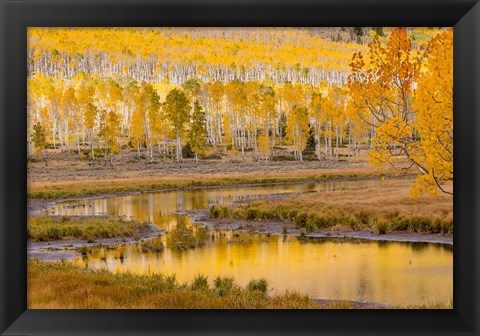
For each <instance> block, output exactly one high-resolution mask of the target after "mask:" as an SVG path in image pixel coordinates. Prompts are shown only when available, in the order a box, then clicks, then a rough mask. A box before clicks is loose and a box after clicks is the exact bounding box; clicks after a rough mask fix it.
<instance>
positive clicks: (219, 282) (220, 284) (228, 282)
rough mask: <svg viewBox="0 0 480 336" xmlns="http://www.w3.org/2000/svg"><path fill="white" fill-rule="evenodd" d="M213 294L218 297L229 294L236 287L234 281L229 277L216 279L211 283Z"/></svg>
mask: <svg viewBox="0 0 480 336" xmlns="http://www.w3.org/2000/svg"><path fill="white" fill-rule="evenodd" d="M213 285H214V286H215V292H216V293H217V295H219V296H225V295H228V294H231V293H232V292H233V291H234V290H235V289H236V287H237V285H236V284H235V280H234V279H233V278H231V277H216V278H215V280H214V281H213Z"/></svg>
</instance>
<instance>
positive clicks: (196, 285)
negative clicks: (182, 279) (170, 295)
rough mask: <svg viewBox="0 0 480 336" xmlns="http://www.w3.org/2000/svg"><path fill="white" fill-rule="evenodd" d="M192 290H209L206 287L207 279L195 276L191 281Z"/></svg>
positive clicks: (202, 276)
mask: <svg viewBox="0 0 480 336" xmlns="http://www.w3.org/2000/svg"><path fill="white" fill-rule="evenodd" d="M191 288H192V290H199V291H205V290H209V289H210V287H209V286H208V277H206V276H204V275H201V274H199V275H197V276H196V277H195V278H194V279H193V281H192V286H191Z"/></svg>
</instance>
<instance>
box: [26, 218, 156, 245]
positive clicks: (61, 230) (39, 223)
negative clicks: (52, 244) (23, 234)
mask: <svg viewBox="0 0 480 336" xmlns="http://www.w3.org/2000/svg"><path fill="white" fill-rule="evenodd" d="M149 229H150V225H149V224H148V223H136V222H131V221H124V220H122V219H118V218H99V217H48V216H32V217H29V218H28V225H27V239H28V240H31V241H50V240H61V239H85V240H94V239H97V238H113V237H137V236H139V235H140V233H141V232H142V231H145V230H149Z"/></svg>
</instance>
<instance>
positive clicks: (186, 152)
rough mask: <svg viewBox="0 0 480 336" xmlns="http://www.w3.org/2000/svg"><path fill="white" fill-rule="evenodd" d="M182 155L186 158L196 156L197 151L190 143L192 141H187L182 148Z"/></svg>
mask: <svg viewBox="0 0 480 336" xmlns="http://www.w3.org/2000/svg"><path fill="white" fill-rule="evenodd" d="M182 156H183V157H184V158H194V157H195V153H194V152H193V151H192V146H191V145H190V142H187V144H186V145H185V146H183V148H182Z"/></svg>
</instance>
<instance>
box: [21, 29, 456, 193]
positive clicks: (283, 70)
mask: <svg viewBox="0 0 480 336" xmlns="http://www.w3.org/2000/svg"><path fill="white" fill-rule="evenodd" d="M452 71H453V31H452V29H440V28H436V29H433V28H428V29H427V28H414V29H410V28H408V29H407V28H383V29H382V28H360V29H358V28H357V29H355V28H337V29H300V28H297V29H294V28H278V29H275V28H255V29H248V28H148V29H147V28H145V29H143V28H135V29H134V28H29V29H28V111H27V113H28V132H29V137H28V151H29V155H33V154H41V155H42V157H43V159H44V161H45V164H47V158H48V152H51V151H52V150H53V151H54V152H55V153H57V154H58V155H60V156H61V153H68V152H70V153H71V152H74V153H76V154H78V156H79V159H90V160H96V159H97V160H98V159H102V160H105V163H107V162H110V163H111V164H113V162H114V155H115V154H117V153H119V151H120V150H121V149H122V148H131V149H132V150H134V151H135V152H136V155H137V156H138V158H142V159H145V160H147V161H153V160H172V159H174V160H176V161H177V162H181V161H182V160H183V159H184V158H185V157H186V156H190V157H194V158H195V160H202V159H203V158H207V157H215V156H218V155H225V154H227V155H228V154H235V155H236V156H238V157H239V158H240V159H242V160H244V159H245V157H246V152H247V151H248V152H251V153H252V157H253V159H254V160H257V161H259V163H260V162H261V161H270V160H273V159H274V158H275V153H276V149H277V148H278V147H279V146H288V148H290V149H291V152H292V154H293V157H294V159H295V160H299V161H302V160H304V155H305V154H304V153H305V149H306V148H307V147H310V148H311V152H312V153H313V155H314V157H315V158H316V159H317V160H339V156H340V155H343V156H344V159H346V160H351V161H355V160H358V157H359V150H360V148H361V147H362V148H369V150H370V153H369V154H370V161H371V163H372V164H374V165H379V166H381V165H389V166H392V167H394V168H395V169H396V170H397V172H398V174H403V173H404V172H405V171H406V169H405V168H409V167H408V166H407V167H404V166H400V165H399V164H398V161H399V160H398V159H399V158H401V159H402V160H403V161H405V159H406V160H408V162H409V163H410V168H416V169H417V171H419V172H420V176H419V177H418V178H417V179H416V183H415V186H414V188H413V190H412V191H413V193H414V194H420V193H422V192H427V193H430V194H435V193H437V192H438V191H439V190H440V191H444V192H447V191H445V190H444V189H443V185H444V184H445V183H446V182H448V181H452V180H453V97H452V96H453V95H452V92H453V75H452ZM340 148H343V149H344V150H343V151H340V150H339V149H340ZM47 150H48V151H47ZM341 153H342V154H341Z"/></svg>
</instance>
